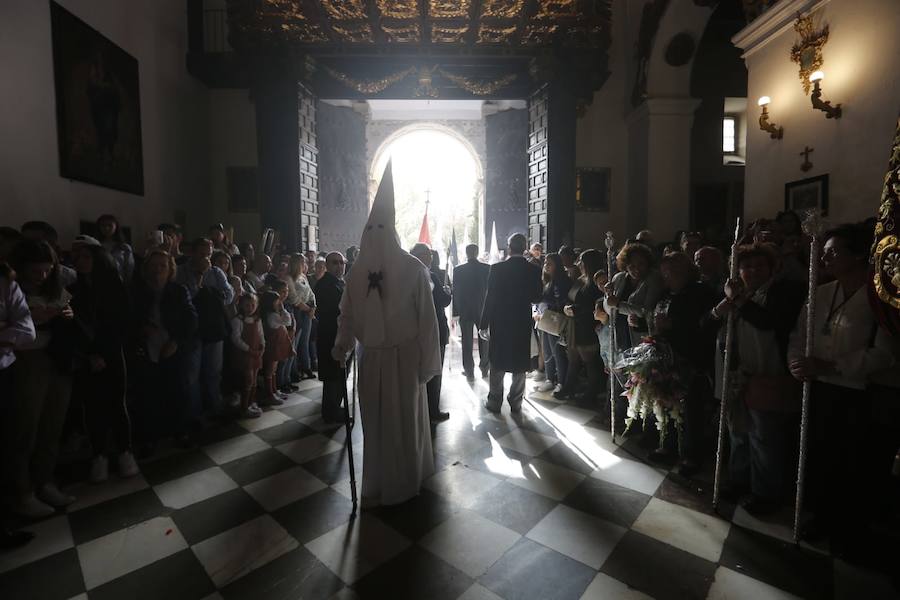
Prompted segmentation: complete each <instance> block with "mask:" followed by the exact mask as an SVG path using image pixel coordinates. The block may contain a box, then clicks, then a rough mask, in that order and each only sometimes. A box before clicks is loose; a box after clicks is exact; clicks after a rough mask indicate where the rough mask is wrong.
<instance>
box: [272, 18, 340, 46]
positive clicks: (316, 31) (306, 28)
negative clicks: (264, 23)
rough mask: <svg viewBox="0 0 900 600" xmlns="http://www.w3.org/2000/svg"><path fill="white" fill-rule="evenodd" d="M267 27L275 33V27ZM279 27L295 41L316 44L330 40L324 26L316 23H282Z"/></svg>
mask: <svg viewBox="0 0 900 600" xmlns="http://www.w3.org/2000/svg"><path fill="white" fill-rule="evenodd" d="M266 29H268V30H269V32H270V33H274V29H275V28H274V27H273V28H266ZM278 29H280V31H281V33H282V34H284V35H286V36H287V37H289V38H291V39H292V40H293V41H296V42H300V43H302V44H314V43H317V42H327V41H328V36H326V35H325V32H324V31H322V28H321V27H319V26H318V25H316V24H314V23H282V24H281V25H280V26H279V27H278ZM264 30H265V29H264Z"/></svg>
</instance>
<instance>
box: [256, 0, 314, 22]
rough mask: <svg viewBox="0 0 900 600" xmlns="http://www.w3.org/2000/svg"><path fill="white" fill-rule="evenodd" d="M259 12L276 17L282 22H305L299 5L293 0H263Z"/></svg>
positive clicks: (304, 16)
mask: <svg viewBox="0 0 900 600" xmlns="http://www.w3.org/2000/svg"><path fill="white" fill-rule="evenodd" d="M261 12H262V13H263V14H264V15H271V16H277V17H278V18H280V19H282V20H293V21H305V20H306V15H304V14H303V11H302V9H301V8H300V4H299V3H298V2H296V1H295V0H265V3H264V4H263V7H262V11H261Z"/></svg>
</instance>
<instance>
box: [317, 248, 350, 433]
mask: <svg viewBox="0 0 900 600" xmlns="http://www.w3.org/2000/svg"><path fill="white" fill-rule="evenodd" d="M345 264H346V263H345V261H344V256H343V255H342V254H341V253H340V252H332V253H331V254H329V255H328V256H327V257H326V258H325V269H326V270H325V274H324V275H322V277H321V278H320V279H319V280H318V281H317V282H316V287H315V294H316V314H317V316H318V318H319V331H318V337H317V338H316V349H317V350H318V354H319V379H320V380H322V382H323V384H322V419H323V420H324V421H325V422H326V423H340V422H342V421H343V420H344V413H343V411H342V410H341V396H342V393H343V389H344V388H343V386H342V385H341V380H342V379H343V378H344V369H342V368H341V365H340V364H339V363H338V362H337V361H336V360H334V359H333V358H332V357H331V349H332V348H333V347H334V338H335V337H336V336H337V329H338V317H339V316H340V314H341V309H340V306H341V296H342V295H343V294H344V265H345Z"/></svg>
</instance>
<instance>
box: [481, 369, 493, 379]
mask: <svg viewBox="0 0 900 600" xmlns="http://www.w3.org/2000/svg"><path fill="white" fill-rule="evenodd" d="M490 377H491V372H490V370H489V369H482V370H481V378H482V379H490Z"/></svg>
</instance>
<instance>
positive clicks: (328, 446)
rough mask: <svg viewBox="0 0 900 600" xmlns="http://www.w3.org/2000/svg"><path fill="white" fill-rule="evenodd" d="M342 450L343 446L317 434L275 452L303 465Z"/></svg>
mask: <svg viewBox="0 0 900 600" xmlns="http://www.w3.org/2000/svg"><path fill="white" fill-rule="evenodd" d="M342 448H343V446H341V445H340V444H338V443H337V442H335V441H334V440H330V439H328V438H327V437H325V436H324V435H320V434H318V433H315V434H313V435H308V436H306V437H303V438H300V439H299V440H294V441H292V442H288V443H286V444H281V445H280V446H276V447H275V449H276V450H278V451H279V452H281V453H282V454H284V455H285V456H287V457H288V458H290V459H291V460H293V461H294V462H295V463H298V464H302V463H305V462H307V461H310V460H312V459H314V458H318V457H319V456H322V455H324V454H331V453H332V452H337V451H338V450H340V449H342Z"/></svg>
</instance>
